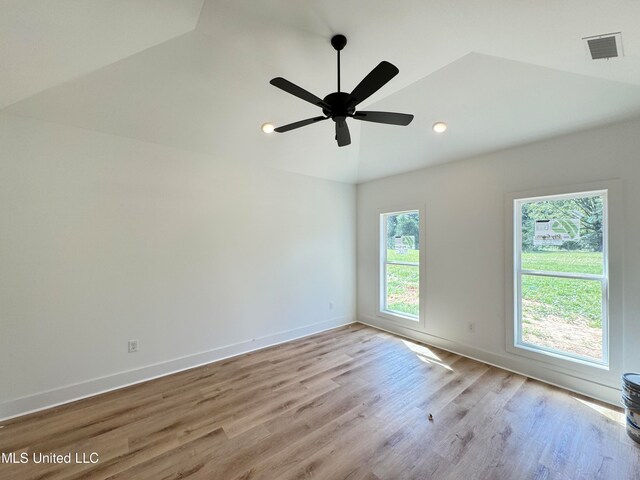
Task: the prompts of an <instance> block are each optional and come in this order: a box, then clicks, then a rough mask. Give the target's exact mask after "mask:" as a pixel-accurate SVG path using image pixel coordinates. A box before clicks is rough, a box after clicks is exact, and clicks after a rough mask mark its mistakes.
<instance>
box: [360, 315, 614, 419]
mask: <svg viewBox="0 0 640 480" xmlns="http://www.w3.org/2000/svg"><path fill="white" fill-rule="evenodd" d="M358 322H359V323H362V324H364V325H369V326H370V327H373V328H377V329H379V330H384V331H385V332H389V333H392V334H394V335H398V336H401V337H405V338H408V339H409V340H416V341H418V342H422V343H425V344H427V345H431V346H434V347H437V348H440V349H442V350H446V351H448V352H452V353H456V354H458V355H462V356H463V357H467V358H471V359H472V360H477V361H479V362H482V363H486V364H488V365H492V366H494V367H498V368H502V369H503V370H508V371H510V372H513V373H517V374H519V375H524V376H525V377H529V378H532V379H534V380H539V381H541V382H544V383H548V384H550V385H554V386H556V387H560V388H563V389H565V390H569V391H571V392H575V393H579V394H581V395H585V396H587V397H591V398H593V399H596V400H599V401H601V402H605V403H608V404H610V405H614V406H616V407H620V405H621V403H620V398H621V397H620V395H621V390H620V389H617V388H614V387H611V386H609V385H603V384H601V383H597V382H591V381H589V380H585V379H583V378H579V377H576V376H573V375H569V374H566V373H562V372H558V371H557V370H552V369H550V368H547V367H544V366H540V365H538V364H536V363H535V362H533V361H531V360H521V359H512V358H507V357H505V356H503V355H498V354H495V353H493V352H489V351H486V350H482V349H479V348H475V347H472V346H470V345H465V344H462V343H458V342H455V341H452V340H448V339H445V338H440V337H436V336H434V335H429V334H428V333H425V332H420V331H418V330H414V329H411V328H406V327H404V326H402V325H399V324H396V323H394V322H393V321H389V320H385V319H382V318H373V317H370V316H363V315H360V318H359V319H358Z"/></svg>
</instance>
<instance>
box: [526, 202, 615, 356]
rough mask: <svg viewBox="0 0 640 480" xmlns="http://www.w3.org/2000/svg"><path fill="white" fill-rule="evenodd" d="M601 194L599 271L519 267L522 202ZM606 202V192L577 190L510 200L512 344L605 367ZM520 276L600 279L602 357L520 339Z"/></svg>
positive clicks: (606, 324)
mask: <svg viewBox="0 0 640 480" xmlns="http://www.w3.org/2000/svg"><path fill="white" fill-rule="evenodd" d="M588 197H601V198H602V261H603V264H602V274H599V275H597V274H591V273H576V272H546V271H541V270H525V269H523V268H522V205H524V204H526V203H534V202H541V201H545V200H547V201H554V200H572V199H577V198H588ZM607 212H608V202H607V191H606V190H598V191H593V192H577V193H568V194H562V195H546V196H542V197H533V198H521V199H516V200H514V214H515V219H514V221H515V238H514V250H515V258H514V284H515V285H514V286H515V295H516V299H515V306H516V312H515V320H516V321H515V326H514V327H515V329H516V334H515V347H516V348H523V349H526V350H532V351H534V352H544V353H546V354H549V355H557V356H559V357H561V358H562V357H566V358H567V359H570V360H574V361H576V362H585V363H587V364H594V365H597V366H602V367H606V368H608V366H609V305H608V303H609V302H608V300H609V293H608V292H609V266H608V265H609V252H608V242H607V237H608V213H607ZM524 275H530V276H541V277H551V278H566V279H574V280H585V281H590V282H600V284H601V291H602V313H601V315H602V359H601V360H597V359H591V358H589V357H585V356H582V355H578V354H573V353H570V352H565V351H561V350H556V349H553V348H549V347H543V346H539V345H533V344H529V343H526V342H525V341H523V339H522V277H523V276H524Z"/></svg>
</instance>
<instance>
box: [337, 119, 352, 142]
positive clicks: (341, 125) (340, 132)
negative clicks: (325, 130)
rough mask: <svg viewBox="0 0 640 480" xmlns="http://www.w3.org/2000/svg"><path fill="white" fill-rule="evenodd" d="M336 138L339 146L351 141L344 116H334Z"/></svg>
mask: <svg viewBox="0 0 640 480" xmlns="http://www.w3.org/2000/svg"><path fill="white" fill-rule="evenodd" d="M336 140H337V141H338V146H339V147H344V146H346V145H349V144H350V143H351V134H350V133H349V127H348V126H347V120H346V118H345V117H339V118H336Z"/></svg>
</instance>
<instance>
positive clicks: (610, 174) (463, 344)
mask: <svg viewBox="0 0 640 480" xmlns="http://www.w3.org/2000/svg"><path fill="white" fill-rule="evenodd" d="M389 161H392V159H389ZM613 178H620V179H622V190H623V195H624V196H623V200H622V205H623V207H622V208H623V212H622V213H623V220H624V224H625V228H624V235H620V236H623V237H624V238H623V239H622V240H623V241H624V244H625V246H624V249H623V254H624V258H623V260H622V264H623V268H624V271H623V272H622V275H623V277H622V278H623V282H622V284H623V294H624V301H623V305H622V307H623V308H622V310H623V315H618V316H617V317H616V318H612V319H611V321H612V322H620V323H622V327H623V329H624V342H623V343H624V345H623V348H624V351H623V358H624V361H623V363H622V365H621V367H622V370H625V371H640V348H638V346H637V345H638V341H640V248H639V247H640V242H639V238H640V122H637V121H636V122H628V123H623V124H618V125H614V126H611V127H608V128H602V129H596V130H592V131H588V132H584V133H579V134H573V135H569V136H566V137H562V138H558V139H553V140H549V141H544V142H540V143H535V144H531V145H527V146H523V147H519V148H513V149H509V150H505V151H501V152H498V153H493V154H489V155H483V156H480V157H477V158H472V159H467V160H463V161H458V162H454V163H448V164H443V165H439V166H434V167H430V168H426V169H422V170H418V171H415V172H411V173H406V174H403V175H397V176H393V177H388V178H385V179H381V180H377V181H372V182H368V183H364V184H361V185H359V186H358V200H357V204H358V241H357V245H358V247H357V251H358V317H359V319H361V320H362V321H363V322H366V323H370V324H372V325H377V326H380V327H383V328H387V329H390V330H393V331H396V332H399V333H402V334H404V335H408V336H411V337H414V338H416V339H420V340H423V341H426V342H428V343H431V344H433V345H436V346H441V347H443V348H447V349H449V350H453V351H457V352H460V353H463V354H465V355H468V356H472V357H475V358H479V359H481V360H484V361H486V362H490V363H494V364H498V365H500V366H503V367H506V368H509V369H513V370H516V371H519V372H522V373H526V374H529V375H532V376H534V377H538V378H541V379H544V380H546V381H549V382H552V383H557V384H561V385H563V386H566V387H568V388H571V389H574V390H578V391H582V392H585V393H588V394H590V395H592V396H595V397H597V398H601V399H604V400H607V401H610V402H616V401H617V400H618V399H619V394H618V392H617V390H616V387H617V386H618V384H619V379H618V378H617V376H614V377H613V378H609V380H607V381H604V382H602V381H600V380H598V382H597V383H595V382H591V381H589V380H591V379H589V378H587V379H586V380H585V379H584V378H580V377H581V376H580V375H577V376H574V375H573V374H567V371H565V370H562V369H557V368H554V367H551V366H549V365H547V364H541V363H537V362H533V361H530V360H524V359H523V358H522V357H520V356H518V355H513V354H510V353H507V351H506V348H505V318H510V316H509V315H508V314H507V313H508V312H506V311H505V310H506V308H505V282H507V281H511V279H510V278H506V275H505V264H506V259H505V251H506V250H505V249H506V240H505V194H506V193H507V192H518V191H525V190H531V189H536V188H542V187H554V186H564V185H573V184H580V183H588V182H592V181H599V180H607V179H613ZM412 204H413V205H416V206H422V205H424V206H425V209H426V250H427V254H426V280H425V281H426V289H425V291H426V298H424V299H423V300H424V301H425V302H426V323H425V328H418V329H416V330H410V329H407V328H402V327H399V326H398V325H397V324H395V323H394V322H393V321H389V320H385V319H383V318H380V317H378V316H377V315H376V305H377V304H376V302H377V299H376V285H377V276H376V259H377V258H378V257H377V236H376V229H377V211H378V209H381V208H394V206H396V205H401V206H403V207H404V208H406V207H407V205H412ZM612 235H618V233H617V232H612ZM612 268H614V267H613V266H612ZM615 268H616V269H620V268H622V265H616V266H615ZM618 273H620V272H618ZM612 274H613V272H612ZM622 317H623V318H622ZM469 321H475V322H476V332H475V333H471V332H469V331H468V322H469ZM618 348H619V347H618ZM610 387H613V388H610Z"/></svg>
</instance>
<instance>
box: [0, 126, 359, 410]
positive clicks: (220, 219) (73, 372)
mask: <svg viewBox="0 0 640 480" xmlns="http://www.w3.org/2000/svg"><path fill="white" fill-rule="evenodd" d="M0 229H1V231H0V269H1V270H0V417H5V416H9V415H15V414H18V413H21V412H24V411H26V410H31V409H35V408H41V407H43V406H46V405H49V404H52V403H57V402H62V401H66V400H69V399H70V398H74V397H78V396H82V395H87V394H90V393H94V392H96V391H100V390H104V389H106V388H114V387H117V386H119V385H122V384H124V383H128V382H134V381H139V380H141V379H143V378H147V377H150V376H153V375H159V374H162V373H166V372H168V371H171V370H175V369H178V368H186V367H188V366H191V365H194V364H197V363H203V362H206V361H210V360H213V359H215V358H219V357H221V356H224V355H229V354H234V353H238V352H240V351H245V350H248V349H251V348H255V347H259V346H263V345H266V344H269V343H273V342H277V341H283V340H286V339H289V338H294V337H296V336H300V335H304V334H308V333H312V332H315V331H319V330H321V329H325V328H329V327H331V326H335V325H338V324H342V323H346V322H350V321H352V320H354V318H355V187H354V186H352V185H346V184H341V183H336V182H330V181H325V180H319V179H314V178H311V177H305V176H300V175H296V174H291V173H284V172H281V171H277V170H272V169H269V168H266V167H263V166H261V165H260V159H251V160H246V159H218V158H214V157H212V156H208V155H203V154H197V153H192V152H186V151H181V150H176V149H171V148H167V147H164V146H160V145H155V144H148V143H143V142H139V141H135V140H129V139H126V138H121V137H115V136H110V135H105V134H100V133H96V132H91V131H87V130H82V129H77V128H71V127H66V126H61V125H56V124H50V123H43V122H39V121H35V120H30V119H26V118H19V117H12V116H8V115H0ZM329 302H333V309H330V308H329ZM128 339H138V340H139V341H140V351H139V352H138V353H136V354H128V353H127V340H128ZM254 339H255V341H254ZM61 387H62V388H61Z"/></svg>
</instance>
